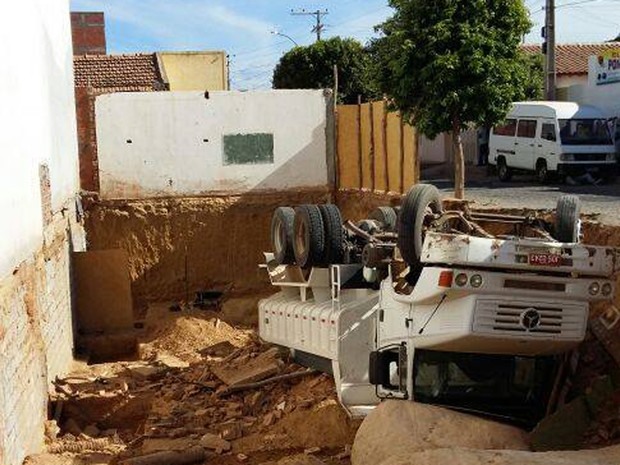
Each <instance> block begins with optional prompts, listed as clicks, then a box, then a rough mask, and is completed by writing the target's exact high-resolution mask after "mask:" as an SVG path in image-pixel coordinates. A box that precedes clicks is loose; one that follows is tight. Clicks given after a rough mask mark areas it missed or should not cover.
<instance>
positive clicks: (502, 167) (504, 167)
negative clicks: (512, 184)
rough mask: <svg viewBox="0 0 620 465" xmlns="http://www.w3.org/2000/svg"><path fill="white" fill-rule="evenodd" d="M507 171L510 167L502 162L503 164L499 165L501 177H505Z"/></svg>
mask: <svg viewBox="0 0 620 465" xmlns="http://www.w3.org/2000/svg"><path fill="white" fill-rule="evenodd" d="M507 171H508V169H507V167H506V164H505V163H502V164H501V165H499V176H500V177H502V178H505V177H506V173H507Z"/></svg>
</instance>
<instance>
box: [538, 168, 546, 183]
mask: <svg viewBox="0 0 620 465" xmlns="http://www.w3.org/2000/svg"><path fill="white" fill-rule="evenodd" d="M538 179H539V180H540V181H545V180H546V179H547V167H546V166H541V167H540V168H539V169H538Z"/></svg>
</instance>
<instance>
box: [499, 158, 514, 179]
mask: <svg viewBox="0 0 620 465" xmlns="http://www.w3.org/2000/svg"><path fill="white" fill-rule="evenodd" d="M497 177H498V178H499V180H500V181H501V182H510V180H511V179H512V170H511V169H510V168H509V167H508V165H507V164H506V159H505V158H504V157H502V158H498V160H497Z"/></svg>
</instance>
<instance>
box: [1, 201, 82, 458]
mask: <svg viewBox="0 0 620 465" xmlns="http://www.w3.org/2000/svg"><path fill="white" fill-rule="evenodd" d="M83 248H84V235H83V230H82V229H81V227H80V226H79V225H78V224H76V223H75V211H74V209H72V208H71V206H67V210H65V213H64V214H63V213H58V214H56V215H55V217H54V218H53V219H52V221H51V223H50V225H49V226H48V227H47V228H46V229H45V231H44V243H43V246H42V247H41V248H40V249H39V250H37V251H36V252H35V253H34V254H33V255H32V256H31V257H30V258H29V259H28V260H26V261H25V262H23V263H22V264H21V265H19V266H18V267H17V268H16V269H15V270H14V271H13V273H12V274H11V275H9V276H8V277H7V278H5V279H3V280H0V353H1V354H2V363H0V463H1V464H3V465H17V464H21V463H22V460H23V459H24V457H25V456H26V455H27V454H29V453H33V452H38V451H39V450H40V449H41V447H42V445H43V432H44V431H43V429H44V421H45V420H46V419H47V398H48V395H47V394H48V387H49V386H50V385H51V382H52V381H53V380H54V378H55V377H56V376H58V375H61V374H63V373H65V372H66V370H67V369H68V367H69V366H70V364H71V362H72V360H73V322H72V313H71V278H70V276H71V265H70V263H71V262H70V257H71V256H70V254H71V251H72V250H75V249H77V250H80V249H83Z"/></svg>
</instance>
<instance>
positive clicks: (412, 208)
mask: <svg viewBox="0 0 620 465" xmlns="http://www.w3.org/2000/svg"><path fill="white" fill-rule="evenodd" d="M442 211H443V206H442V203H441V197H440V195H439V191H438V190H437V188H436V187H435V186H431V185H429V184H418V185H417V186H413V187H412V188H411V190H409V192H408V193H407V195H406V196H405V197H404V198H403V203H402V207H401V210H400V220H399V223H398V249H399V250H400V254H401V255H402V257H403V259H404V260H405V262H407V264H408V265H409V266H410V267H411V269H412V271H414V270H416V269H418V268H420V267H421V262H420V259H421V256H422V246H423V245H424V237H425V235H426V230H427V229H428V227H429V225H430V222H432V221H433V218H434V216H435V215H436V214H439V213H441V212H442Z"/></svg>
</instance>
